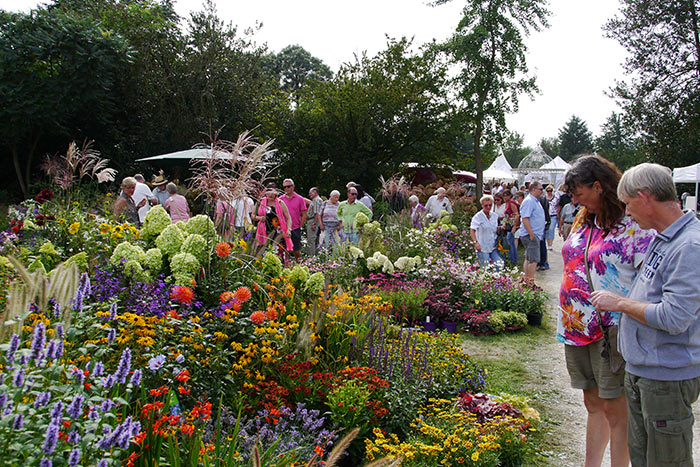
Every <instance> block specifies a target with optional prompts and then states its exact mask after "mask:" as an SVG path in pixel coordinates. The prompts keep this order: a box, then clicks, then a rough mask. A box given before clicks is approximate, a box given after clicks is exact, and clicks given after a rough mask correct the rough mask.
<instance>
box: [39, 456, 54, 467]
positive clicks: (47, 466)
mask: <svg viewBox="0 0 700 467" xmlns="http://www.w3.org/2000/svg"><path fill="white" fill-rule="evenodd" d="M39 467H53V462H51V459H49V458H48V457H44V458H42V459H41V461H40V462H39Z"/></svg>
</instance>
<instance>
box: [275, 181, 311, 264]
mask: <svg viewBox="0 0 700 467" xmlns="http://www.w3.org/2000/svg"><path fill="white" fill-rule="evenodd" d="M282 188H284V194H283V195H282V196H280V201H282V202H283V203H284V204H286V205H287V210H288V211H289V216H290V217H291V218H292V233H291V236H292V244H293V245H294V251H293V253H294V257H295V258H296V259H297V260H299V259H301V226H302V225H304V224H306V201H304V198H303V197H302V196H301V195H299V194H298V193H296V192H295V191H294V180H292V179H291V178H285V179H284V181H283V182H282Z"/></svg>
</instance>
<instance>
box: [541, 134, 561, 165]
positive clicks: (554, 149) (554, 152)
mask: <svg viewBox="0 0 700 467" xmlns="http://www.w3.org/2000/svg"><path fill="white" fill-rule="evenodd" d="M537 145H538V146H539V147H541V148H542V150H543V151H544V152H545V154H547V155H548V156H549V157H551V158H552V159H554V158H555V157H557V156H558V155H560V154H561V145H560V142H559V138H557V137H556V136H555V137H552V138H542V139H540V142H539V143H537Z"/></svg>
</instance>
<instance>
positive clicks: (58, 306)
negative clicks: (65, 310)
mask: <svg viewBox="0 0 700 467" xmlns="http://www.w3.org/2000/svg"><path fill="white" fill-rule="evenodd" d="M60 316H61V304H60V303H58V302H54V304H53V317H54V318H55V319H58V318H59V317H60ZM59 326H60V324H59ZM56 329H58V328H56ZM61 329H63V328H61Z"/></svg>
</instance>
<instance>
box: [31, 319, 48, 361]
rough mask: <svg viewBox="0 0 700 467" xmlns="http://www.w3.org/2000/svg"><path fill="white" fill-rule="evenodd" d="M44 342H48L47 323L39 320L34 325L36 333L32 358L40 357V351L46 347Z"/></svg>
mask: <svg viewBox="0 0 700 467" xmlns="http://www.w3.org/2000/svg"><path fill="white" fill-rule="evenodd" d="M44 344H46V325H45V324H44V323H43V321H39V322H38V323H37V325H36V326H34V334H33V336H32V355H31V359H32V360H36V359H37V358H38V357H39V353H40V352H41V351H42V350H43V349H44Z"/></svg>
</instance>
